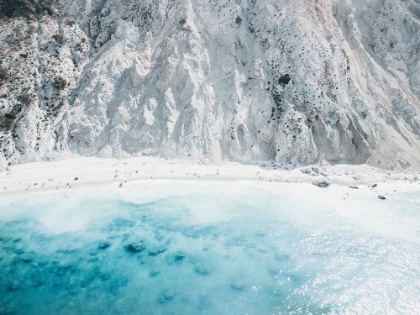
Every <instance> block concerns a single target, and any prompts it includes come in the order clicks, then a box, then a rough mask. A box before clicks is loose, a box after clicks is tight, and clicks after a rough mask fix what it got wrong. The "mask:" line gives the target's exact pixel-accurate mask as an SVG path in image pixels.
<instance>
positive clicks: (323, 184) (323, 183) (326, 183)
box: [312, 179, 331, 188]
mask: <svg viewBox="0 0 420 315" xmlns="http://www.w3.org/2000/svg"><path fill="white" fill-rule="evenodd" d="M312 184H313V185H315V186H318V187H322V188H325V187H329V186H330V185H331V181H330V180H328V179H317V180H314V181H313V182H312Z"/></svg>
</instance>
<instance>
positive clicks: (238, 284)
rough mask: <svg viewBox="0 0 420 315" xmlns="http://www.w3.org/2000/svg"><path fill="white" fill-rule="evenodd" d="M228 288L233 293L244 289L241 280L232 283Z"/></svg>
mask: <svg viewBox="0 0 420 315" xmlns="http://www.w3.org/2000/svg"><path fill="white" fill-rule="evenodd" d="M230 287H231V288H232V289H233V290H235V291H243V290H244V289H245V283H244V282H243V281H242V280H238V281H232V282H231V284H230Z"/></svg>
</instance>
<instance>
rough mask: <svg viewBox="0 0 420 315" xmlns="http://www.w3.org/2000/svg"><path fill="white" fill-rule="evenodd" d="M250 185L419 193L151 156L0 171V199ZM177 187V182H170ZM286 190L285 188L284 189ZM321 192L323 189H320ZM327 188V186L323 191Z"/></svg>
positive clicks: (355, 176)
mask: <svg viewBox="0 0 420 315" xmlns="http://www.w3.org/2000/svg"><path fill="white" fill-rule="evenodd" d="M168 180H171V181H178V180H182V181H190V182H193V181H196V182H205V181H249V182H250V183H254V184H259V185H263V186H264V187H265V188H266V189H270V190H271V189H274V190H275V189H277V188H278V187H279V186H278V184H281V183H282V184H286V183H287V184H289V185H291V186H288V187H289V189H290V190H291V191H293V190H294V189H296V190H297V191H301V187H302V186H301V185H308V184H310V185H312V184H313V182H314V181H317V180H318V181H319V180H321V181H322V180H327V181H328V182H330V183H331V184H332V185H339V186H342V187H345V188H346V189H348V191H349V192H352V193H354V192H357V191H361V190H368V191H370V192H371V193H372V195H377V196H379V195H383V196H385V197H386V196H392V195H393V194H395V193H398V191H410V190H419V189H420V175H419V174H409V173H407V174H404V173H392V172H389V171H383V170H380V169H377V168H373V167H370V166H366V165H360V166H349V165H335V166H329V165H328V166H327V165H326V166H320V165H315V166H306V167H301V168H294V169H292V168H291V166H289V167H288V166H283V165H277V164H274V163H268V162H263V163H258V164H255V165H243V164H239V163H232V162H225V163H223V164H220V165H209V164H205V163H203V162H195V161H185V160H175V161H174V160H165V159H158V158H151V157H136V158H130V159H123V160H117V159H105V158H98V157H78V158H72V159H67V160H61V161H52V162H35V163H27V164H21V165H16V166H13V167H11V168H10V169H9V171H7V172H3V173H0V188H1V190H0V195H1V196H3V197H6V196H13V197H19V196H24V195H25V193H31V192H41V191H42V192H46V191H56V192H57V191H58V192H71V191H75V190H80V189H99V188H100V187H104V186H106V187H108V188H115V189H126V188H130V187H135V186H136V185H150V184H151V183H153V184H157V183H158V182H161V181H168ZM174 184H175V185H176V182H175V183H174ZM283 187H284V186H283ZM319 189H320V190H321V191H322V188H319ZM324 190H328V188H324Z"/></svg>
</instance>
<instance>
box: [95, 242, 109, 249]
mask: <svg viewBox="0 0 420 315" xmlns="http://www.w3.org/2000/svg"><path fill="white" fill-rule="evenodd" d="M110 246H111V243H110V242H102V243H100V244H99V245H98V249H107V248H108V247H110Z"/></svg>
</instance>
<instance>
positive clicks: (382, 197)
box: [378, 196, 386, 200]
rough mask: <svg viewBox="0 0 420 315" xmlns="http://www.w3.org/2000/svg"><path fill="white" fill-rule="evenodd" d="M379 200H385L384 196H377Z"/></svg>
mask: <svg viewBox="0 0 420 315" xmlns="http://www.w3.org/2000/svg"><path fill="white" fill-rule="evenodd" d="M378 198H379V199H381V200H385V199H386V198H385V197H384V196H378Z"/></svg>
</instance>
